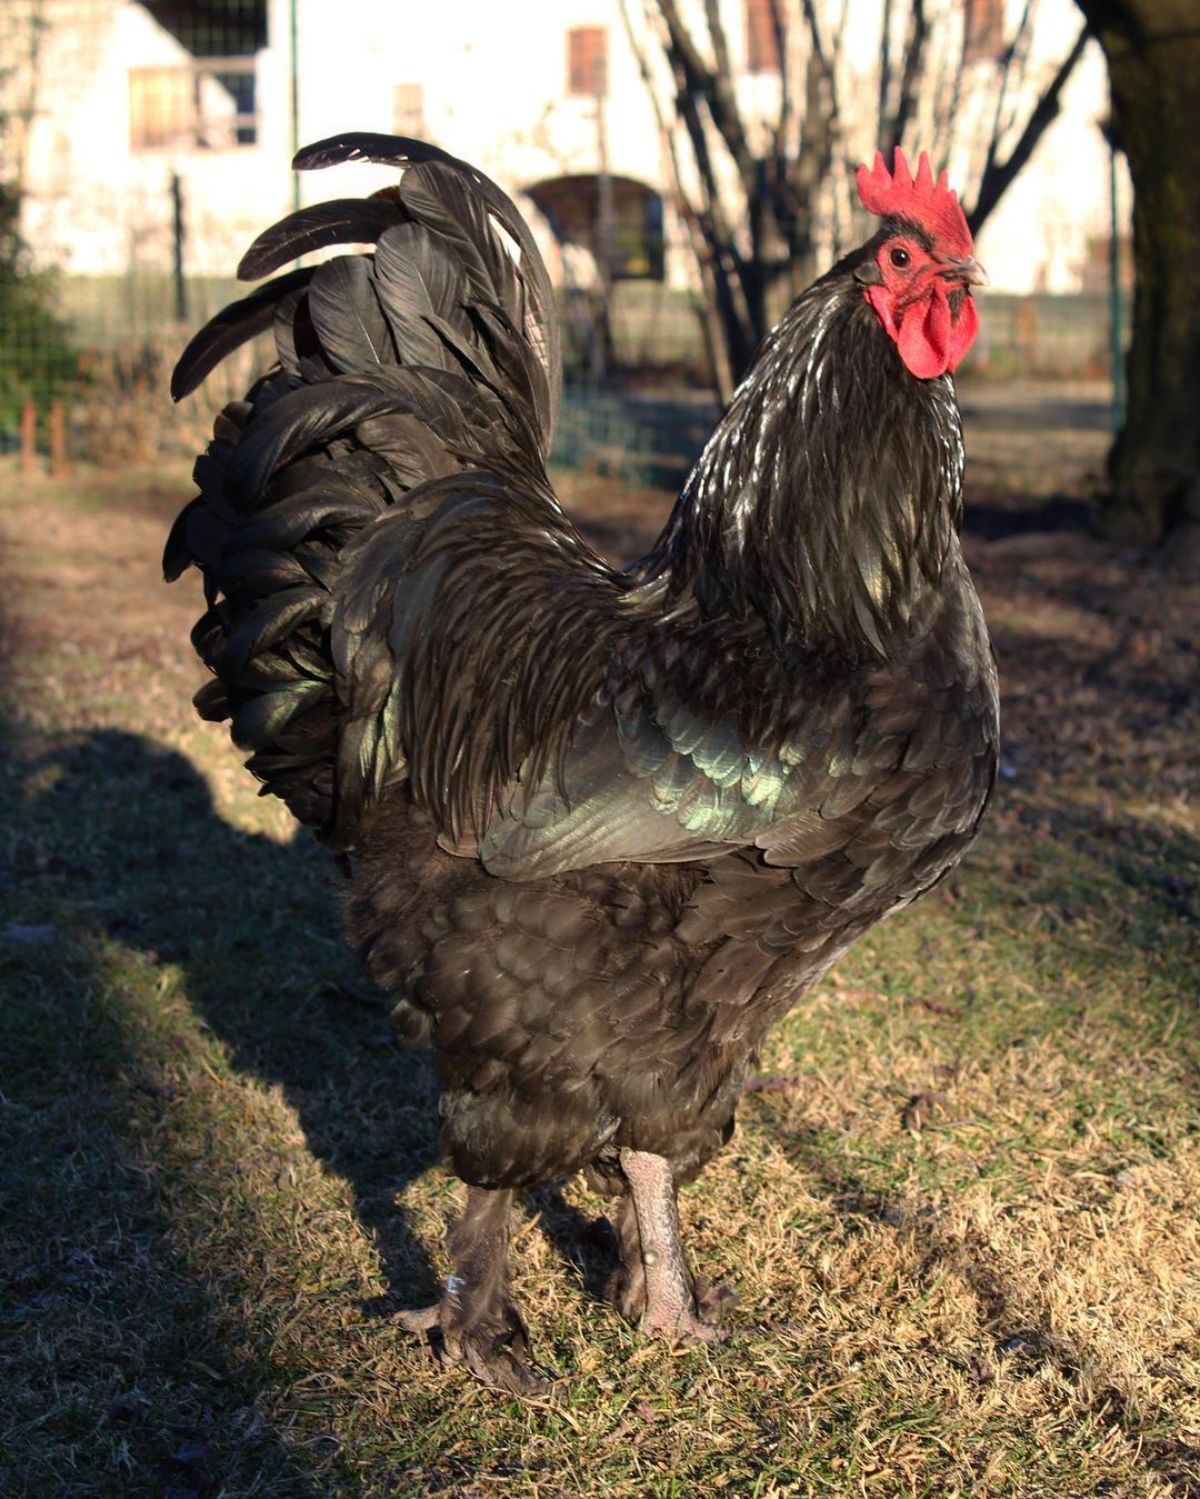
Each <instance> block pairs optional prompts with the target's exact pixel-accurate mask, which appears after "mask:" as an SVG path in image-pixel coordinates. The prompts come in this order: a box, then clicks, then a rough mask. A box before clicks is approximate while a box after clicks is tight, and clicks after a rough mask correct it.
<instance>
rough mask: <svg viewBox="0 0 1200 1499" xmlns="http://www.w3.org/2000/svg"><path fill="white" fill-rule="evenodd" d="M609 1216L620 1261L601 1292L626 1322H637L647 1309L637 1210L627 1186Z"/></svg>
mask: <svg viewBox="0 0 1200 1499" xmlns="http://www.w3.org/2000/svg"><path fill="white" fill-rule="evenodd" d="M612 1217H613V1229H614V1230H615V1232H616V1235H617V1245H618V1248H619V1251H620V1255H621V1263H620V1264H619V1265H618V1266H617V1268H616V1269H615V1270H614V1271H613V1273H612V1274H611V1275H610V1276H609V1278H608V1284H607V1285H606V1286H605V1288H604V1296H605V1299H606V1300H608V1301H611V1302H612V1304H613V1306H615V1307H616V1309H617V1310H618V1311H619V1312H620V1313H621V1315H622V1317H624V1318H625V1320H626V1321H627V1322H637V1321H638V1320H639V1318H640V1317H641V1315H642V1313H643V1312H644V1311H645V1310H646V1267H645V1266H644V1265H643V1264H642V1236H641V1234H640V1233H639V1232H638V1220H637V1210H636V1208H635V1207H634V1204H633V1193H632V1191H630V1190H629V1188H628V1187H627V1188H626V1189H625V1190H624V1192H622V1194H621V1200H620V1202H619V1203H618V1205H617V1210H616V1212H615V1213H614V1214H613V1215H612Z"/></svg>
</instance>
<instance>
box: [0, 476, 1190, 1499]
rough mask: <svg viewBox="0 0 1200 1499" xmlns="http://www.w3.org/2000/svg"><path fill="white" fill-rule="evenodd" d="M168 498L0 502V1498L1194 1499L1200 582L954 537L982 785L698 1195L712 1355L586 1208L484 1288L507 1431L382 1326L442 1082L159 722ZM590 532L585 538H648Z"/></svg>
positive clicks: (169, 614) (285, 875) (126, 487)
mask: <svg viewBox="0 0 1200 1499" xmlns="http://www.w3.org/2000/svg"><path fill="white" fill-rule="evenodd" d="M185 494H186V479H185V475H184V472H183V470H182V469H181V470H180V471H179V472H178V473H176V472H174V471H169V472H167V473H165V474H162V475H158V474H151V473H149V472H144V473H142V472H129V471H126V472H122V473H120V474H119V475H107V476H106V475H101V474H92V475H81V476H80V477H79V478H78V479H77V480H76V481H74V482H73V483H71V484H69V485H66V484H64V485H51V484H49V483H47V482H45V481H40V482H38V483H36V484H34V485H32V486H29V485H22V484H20V483H19V482H18V481H17V477H16V474H15V472H14V471H13V470H12V469H11V468H10V469H6V470H3V471H0V522H2V525H3V532H4V535H5V537H6V546H5V557H4V578H5V585H4V592H3V595H2V596H0V597H2V599H3V610H4V615H5V619H4V629H5V636H6V646H7V650H6V656H7V658H8V661H9V667H8V671H7V675H6V678H5V683H4V703H3V711H4V722H5V730H6V732H5V739H6V748H7V754H6V755H5V758H4V761H3V764H2V766H0V804H2V805H3V808H4V817H3V824H2V832H0V837H2V840H3V841H2V844H0V861H2V864H3V877H2V879H3V886H4V889H5V897H4V915H3V919H2V922H0V994H2V995H3V1001H2V1003H3V1014H4V1025H3V1027H2V1028H0V1120H2V1126H0V1127H2V1129H3V1139H4V1142H5V1147H6V1148H5V1150H4V1151H3V1152H2V1153H0V1283H2V1284H3V1286H4V1292H3V1296H2V1298H0V1371H2V1372H0V1492H2V1493H3V1494H5V1495H6V1496H7V1495H13V1496H18V1495H30V1496H38V1499H41V1496H45V1495H61V1496H76V1495H79V1496H83V1495H88V1496H91V1495H96V1494H105V1495H106V1494H166V1495H173V1496H174V1499H186V1496H201V1495H203V1496H210V1495H211V1496H216V1495H227V1496H232V1495H237V1496H242V1495H246V1496H249V1495H263V1496H270V1495H277V1496H293V1495H310V1494H311V1495H324V1494H334V1493H355V1494H360V1493H361V1494H379V1495H383V1494H389V1495H396V1494H400V1495H418V1494H421V1495H424V1494H438V1495H455V1496H459V1495H461V1496H464V1499H465V1496H475V1495H485V1494H486V1495H490V1494H493V1493H497V1494H499V1493H504V1494H513V1495H527V1496H567V1495H584V1494H587V1495H591V1494H605V1495H613V1496H629V1499H633V1496H642V1495H652V1496H663V1499H665V1496H684V1495H689V1496H690V1495H692V1494H695V1493H697V1492H714V1493H730V1494H738V1495H760V1496H768V1495H785V1494H832V1495H842V1494H869V1493H879V1494H897V1495H909V1494H914V1495H921V1494H930V1495H934V1494H936V1495H955V1494H961V1495H966V1494H972V1495H1029V1496H1034V1495H1039V1496H1040V1495H1046V1494H1055V1495H1080V1496H1082V1495H1094V1494H1101V1493H1108V1494H1116V1495H1137V1496H1152V1495H1153V1496H1160V1495H1168V1494H1180V1495H1189V1494H1200V1227H1198V1224H1200V1089H1198V1087H1197V1084H1198V1082H1200V1014H1198V1011H1197V995H1198V993H1200V982H1198V981H1200V944H1198V943H1197V941H1196V935H1197V917H1198V915H1200V911H1198V909H1197V896H1196V890H1197V874H1198V873H1200V827H1198V825H1197V824H1198V819H1197V812H1196V807H1195V804H1194V791H1195V784H1196V781H1195V770H1196V761H1195V753H1196V752H1195V745H1196V743H1197V730H1198V729H1200V706H1198V703H1197V696H1196V692H1195V685H1194V676H1193V675H1192V674H1193V673H1194V656H1193V651H1194V641H1195V639H1196V638H1197V631H1196V616H1197V604H1196V598H1195V595H1194V594H1193V593H1189V592H1188V591H1187V590H1186V589H1184V588H1183V587H1182V586H1180V585H1173V584H1171V583H1170V582H1169V581H1167V580H1164V578H1163V576H1162V575H1161V574H1159V573H1157V572H1155V571H1153V570H1152V569H1150V568H1149V567H1147V566H1145V565H1143V564H1140V563H1138V562H1137V560H1136V559H1133V558H1130V557H1128V556H1125V555H1122V554H1119V553H1116V552H1114V551H1112V550H1111V549H1107V548H1104V547H1102V546H1101V545H1100V544H1099V543H1095V542H1092V541H1090V540H1088V539H1087V538H1086V537H1084V536H1082V535H1078V534H1071V535H1069V536H1068V535H1064V534H1054V533H1051V534H1045V533H1041V532H1037V531H1026V532H1023V533H1021V534H1015V535H1013V536H1012V537H1010V538H1009V539H1008V540H1005V541H999V542H989V543H982V542H974V543H973V544H972V560H973V565H974V566H975V569H976V572H977V576H978V577H979V578H980V581H981V587H982V591H983V593H984V595H985V603H986V605H987V607H988V609H989V612H990V614H991V615H992V617H993V620H994V621H996V622H997V624H996V628H995V634H996V637H997V646H998V651H999V654H1000V658H1001V664H1002V668H1003V671H1004V676H1005V682H1006V725H1007V744H1008V748H1007V751H1006V753H1007V756H1008V761H1007V766H1006V779H1005V781H1004V782H1003V784H1002V787H1001V790H1000V794H999V796H998V798H997V803H996V806H995V809H994V814H993V815H992V816H991V818H990V822H989V828H988V832H987V834H986V836H985V837H984V839H983V840H981V842H980V844H979V845H978V847H977V849H976V850H975V851H974V852H973V853H972V855H971V856H970V857H969V858H968V860H967V862H966V863H965V864H964V866H963V867H962V869H961V870H960V871H959V872H958V873H957V874H956V876H955V877H954V878H953V879H952V880H951V881H949V882H947V883H946V884H945V885H944V886H942V887H940V888H939V891H938V892H937V893H935V894H934V895H933V896H932V897H930V898H929V899H927V900H926V901H924V902H923V903H922V904H920V905H919V906H917V907H916V908H914V909H913V910H912V911H910V912H908V913H905V914H903V915H902V916H900V917H899V918H897V920H895V921H894V922H890V923H888V924H886V925H885V926H883V927H881V928H878V929H876V931H875V932H873V933H872V934H871V936H870V938H869V940H868V941H867V942H865V943H863V944H861V945H860V946H859V947H858V948H857V949H856V950H855V951H854V952H852V953H851V954H850V955H849V956H848V957H847V958H845V959H844V960H843V961H842V962H841V963H840V964H839V965H838V967H837V969H836V970H835V971H834V972H833V974H831V975H830V977H829V979H828V981H827V982H826V983H825V984H824V985H823V986H822V987H821V989H820V990H819V991H818V992H817V993H815V994H814V995H813V996H811V997H810V999H809V1000H807V1001H806V1002H805V1003H804V1004H803V1005H802V1006H801V1007H800V1008H799V1009H797V1010H796V1011H795V1012H794V1013H793V1014H792V1015H791V1016H790V1017H789V1018H788V1020H787V1021H786V1022H784V1024H783V1025H781V1026H780V1027H779V1029H778V1030H777V1031H776V1033H775V1034H774V1035H773V1037H772V1039H771V1042H770V1045H769V1049H768V1052H767V1054H766V1055H765V1056H764V1058H763V1061H762V1074H763V1075H762V1078H761V1079H760V1080H759V1084H758V1085H757V1086H756V1088H755V1089H754V1091H752V1092H750V1093H749V1094H748V1095H747V1097H746V1099H745V1102H744V1106H743V1108H742V1111H741V1120H740V1127H739V1132H738V1134H737V1136H736V1137H735V1139H734V1141H733V1142H732V1144H731V1146H730V1148H729V1149H728V1150H727V1151H726V1152H725V1154H724V1155H723V1156H722V1157H721V1158H720V1159H719V1161H718V1162H716V1163H714V1166H713V1167H712V1168H711V1169H710V1170H709V1172H708V1173H707V1174H706V1175H705V1177H704V1179H703V1180H702V1182H701V1183H700V1184H699V1185H698V1186H697V1187H696V1188H694V1189H690V1190H689V1191H688V1192H687V1193H686V1194H685V1200H684V1208H683V1211H684V1217H685V1223H686V1227H687V1229H688V1231H689V1236H690V1245H691V1250H692V1254H693V1257H694V1259H695V1261H696V1263H697V1264H698V1265H700V1266H702V1267H704V1269H705V1270H706V1271H707V1272H709V1273H712V1274H715V1275H722V1276H727V1277H729V1278H730V1279H732V1280H733V1281H734V1282H735V1284H736V1286H737V1288H738V1290H739V1292H740V1294H741V1297H742V1301H741V1306H740V1308H739V1309H738V1311H737V1312H736V1313H735V1322H736V1324H737V1336H736V1337H735V1339H734V1340H733V1341H732V1342H731V1343H730V1344H729V1345H727V1346H724V1347H722V1348H719V1349H716V1350H708V1349H688V1350H682V1351H675V1352H672V1351H670V1350H668V1349H666V1348H664V1347H663V1346H661V1345H659V1344H657V1343H652V1342H647V1341H645V1340H643V1339H642V1338H641V1337H640V1336H639V1335H638V1334H637V1333H636V1332H635V1331H634V1330H633V1329H630V1328H628V1327H626V1326H624V1325H623V1324H622V1323H621V1322H620V1321H619V1320H618V1318H617V1317H616V1315H615V1314H614V1313H612V1312H611V1311H609V1310H608V1309H607V1308H605V1307H604V1306H602V1305H600V1304H598V1303H597V1301H596V1299H595V1296H594V1288H595V1286H596V1284H597V1283H598V1281H599V1280H600V1279H601V1278H602V1276H603V1273H604V1270H605V1261H606V1255H607V1254H608V1247H607V1244H606V1241H605V1240H604V1238H603V1236H602V1235H601V1234H599V1233H597V1232H596V1231H595V1229H594V1228H593V1226H592V1222H593V1220H594V1219H595V1218H596V1217H597V1215H598V1214H599V1213H600V1212H601V1211H602V1204H601V1203H600V1202H599V1201H598V1200H597V1199H595V1198H593V1197H591V1196H590V1195H589V1194H588V1193H587V1192H586V1190H584V1189H583V1188H582V1186H581V1185H580V1184H578V1183H567V1184H564V1186H563V1187H562V1189H561V1190H556V1191H547V1192H543V1193H540V1194H538V1195H537V1196H536V1198H535V1199H534V1200H533V1201H532V1202H531V1204H530V1205H529V1208H528V1211H527V1214H526V1216H525V1218H524V1219H523V1221H522V1223H521V1226H520V1229H519V1232H518V1236H517V1240H518V1241H517V1245H516V1252H515V1264H516V1281H517V1290H518V1294H519V1297H520V1300H521V1304H522V1306H523V1309H524V1311H525V1313H526V1315H527V1319H528V1321H529V1324H530V1326H531V1329H532V1331H533V1334H534V1337H535V1341H536V1346H537V1348H538V1351H539V1353H540V1354H541V1356H542V1357H543V1359H544V1360H545V1361H546V1362H547V1363H549V1364H550V1365H552V1366H553V1367H555V1368H556V1369H557V1370H559V1371H561V1372H562V1373H563V1374H564V1375H567V1376H569V1377H568V1378H567V1379H565V1380H564V1381H563V1383H562V1384H561V1385H560V1386H558V1387H556V1390H555V1393H554V1395H553V1396H552V1397H551V1398H549V1399H546V1400H544V1401H540V1402H528V1403H522V1402H519V1401H516V1400H512V1399H508V1398H505V1397H502V1396H498V1395H497V1394H495V1393H493V1392H491V1391H488V1390H485V1389H483V1388H481V1387H479V1386H477V1385H475V1384H474V1383H473V1382H471V1381H469V1380H467V1379H465V1378H463V1377H462V1376H461V1375H459V1374H457V1373H455V1372H453V1371H450V1372H442V1371H439V1370H437V1369H436V1368H434V1367H433V1366H431V1365H430V1364H428V1363H427V1362H426V1361H425V1358H424V1357H423V1355H422V1353H421V1351H420V1350H419V1349H418V1348H417V1347H416V1346H415V1344H414V1343H413V1341H412V1340H410V1339H409V1338H407V1337H406V1336H405V1335H404V1334H403V1333H402V1332H401V1331H400V1330H399V1329H398V1328H397V1326H396V1323H395V1321H394V1318H393V1315H392V1313H394V1310H395V1308H396V1307H397V1306H398V1305H405V1304H410V1305H416V1304H419V1303H420V1302H421V1301H422V1300H426V1299H428V1298H429V1296H430V1293H431V1292H432V1290H433V1287H434V1283H435V1281H436V1279H437V1277H438V1276H439V1275H441V1274H444V1273H445V1270H446V1262H445V1256H444V1249H443V1240H444V1234H445V1229H446V1225H447V1223H448V1221H449V1220H450V1219H451V1218H452V1216H453V1213H454V1211H455V1206H456V1203H457V1200H458V1188H457V1186H456V1184H455V1183H454V1182H453V1180H452V1179H451V1178H449V1177H448V1176H447V1175H446V1174H445V1173H444V1172H443V1171H442V1169H441V1168H440V1167H439V1166H438V1165H437V1164H436V1160H435V1126H434V1098H435V1089H434V1084H433V1079H432V1075H431V1070H430V1067H429V1064H428V1062H427V1060H426V1059H425V1058H424V1057H422V1056H419V1055H412V1054H409V1053H407V1052H405V1051H403V1050H401V1049H400V1048H399V1047H397V1046H396V1044H395V1043H394V1042H393V1040H392V1038H391V1036H390V1034H389V1032H388V1031H387V1028H386V1026H385V1024H384V1022H383V1018H382V1014H381V1011H380V1010H379V1009H378V1007H377V1005H376V1003H375V999H374V996H373V994H372V991H371V989H370V987H369V985H368V983H367V981H366V980H365V978H364V976H363V975H362V973H361V971H360V970H359V968H358V967H357V965H356V963H355V961H354V960H353V959H352V958H351V957H350V956H349V955H348V954H347V953H346V952H345V951H344V950H343V948H342V947H341V944H340V942H339V940H338V938H337V934H336V926H335V919H334V905H335V900H334V895H335V880H336V876H335V874H334V873H333V871H332V869H331V868H330V866H329V865H328V864H327V862H326V861H325V860H324V858H323V857H322V856H321V854H320V852H319V851H318V850H317V849H316V848H315V847H314V846H312V845H311V844H310V843H309V842H308V841H307V840H306V839H304V838H300V839H293V837H292V834H291V829H290V827H289V825H288V822H287V819H286V816H285V815H284V814H283V812H282V811H281V809H279V808H278V807H275V806H274V805H273V804H270V803H268V802H264V801H262V800H259V799H257V798H256V797H255V796H254V794H253V793H254V787H253V784H252V783H251V782H250V781H249V779H248V778H247V777H246V776H245V773H244V772H243V771H242V770H241V768H240V766H239V764H238V759H237V755H236V753H235V752H234V751H233V750H232V749H231V748H230V746H229V745H228V743H227V741H226V740H225V738H224V736H223V735H222V733H221V732H219V731H218V730H216V729H214V728H213V727H212V726H209V725H205V724H201V723H200V722H199V721H197V720H195V719H194V718H193V717H192V715H191V712H190V709H189V707H188V697H189V694H190V691H191V690H192V689H193V687H194V686H195V685H196V683H197V681H198V676H199V673H198V669H197V667H196V665H195V663H194V661H193V659H192V658H191V656H190V652H189V649H188V646H187V643H186V642H187V630H188V628H189V626H190V623H191V620H192V618H193V617H194V613H195V604H196V599H195V589H194V587H193V586H191V585H189V584H184V585H181V586H178V587H176V588H174V589H170V590H167V589H163V588H161V587H160V586H159V584H158V582H157V577H156V563H157V553H158V549H159V547H160V545H161V540H162V536H163V534H164V526H165V520H166V517H167V516H168V515H169V513H170V512H171V510H172V509H173V507H174V505H175V504H176V503H177V502H178V500H179V498H180V497H181V496H182V495H185ZM571 494H572V495H573V498H574V501H575V502H576V503H577V504H579V505H580V506H581V507H583V508H586V509H587V510H588V511H589V512H590V513H593V514H596V515H598V516H600V518H601V520H602V521H603V524H604V526H605V530H604V535H605V536H606V538H607V539H609V540H612V541H616V542H618V543H619V542H620V541H621V539H622V538H625V539H627V540H628V539H630V538H631V537H632V533H635V532H641V531H644V530H645V529H646V528H648V527H651V526H652V525H653V524H654V522H655V518H656V516H657V515H658V514H660V513H661V508H662V504H663V497H662V496H656V495H651V494H647V495H643V496H629V495H626V496H625V498H624V500H623V501H622V502H621V503H622V504H623V505H624V508H623V509H622V508H620V505H619V504H618V503H616V502H615V500H614V495H613V491H612V490H611V488H610V487H608V486H606V485H604V484H603V483H602V482H601V481H598V480H594V481H590V482H589V483H588V484H576V485H574V486H573V488H572V491H571ZM993 498H994V496H993ZM601 512H603V514H601Z"/></svg>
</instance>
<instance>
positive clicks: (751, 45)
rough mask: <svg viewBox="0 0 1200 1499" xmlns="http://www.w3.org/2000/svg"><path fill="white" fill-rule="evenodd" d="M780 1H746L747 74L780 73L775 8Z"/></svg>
mask: <svg viewBox="0 0 1200 1499" xmlns="http://www.w3.org/2000/svg"><path fill="white" fill-rule="evenodd" d="M778 3H779V0H744V15H745V20H746V71H747V73H778V72H779V33H778V32H777V31H776V29H775V7H776V5H777V4H778Z"/></svg>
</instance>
